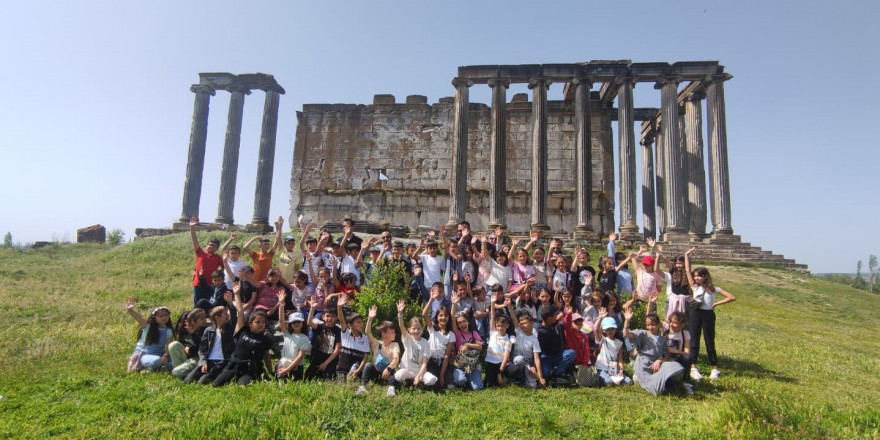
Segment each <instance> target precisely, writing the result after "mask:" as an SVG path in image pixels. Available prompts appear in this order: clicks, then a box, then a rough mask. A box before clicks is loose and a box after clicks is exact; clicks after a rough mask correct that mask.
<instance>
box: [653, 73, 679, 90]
mask: <svg viewBox="0 0 880 440" xmlns="http://www.w3.org/2000/svg"><path fill="white" fill-rule="evenodd" d="M680 82H681V77H680V76H675V75H671V76H661V77H659V78H657V82H656V83H655V84H654V88H655V89H660V88H663V86H665V85H669V84H675V85H676V86H677V85H678V83H680Z"/></svg>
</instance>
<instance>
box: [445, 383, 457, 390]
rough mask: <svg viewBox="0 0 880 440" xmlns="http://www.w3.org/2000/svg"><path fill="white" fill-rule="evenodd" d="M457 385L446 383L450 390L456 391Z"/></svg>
mask: <svg viewBox="0 0 880 440" xmlns="http://www.w3.org/2000/svg"><path fill="white" fill-rule="evenodd" d="M455 388H456V386H455V385H453V384H449V385H446V389H447V390H449V391H455Z"/></svg>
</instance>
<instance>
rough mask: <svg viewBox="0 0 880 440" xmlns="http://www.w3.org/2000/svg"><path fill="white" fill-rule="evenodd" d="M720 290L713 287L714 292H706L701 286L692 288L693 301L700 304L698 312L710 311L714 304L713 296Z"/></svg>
mask: <svg viewBox="0 0 880 440" xmlns="http://www.w3.org/2000/svg"><path fill="white" fill-rule="evenodd" d="M720 291H721V288H720V287H718V286H715V291H714V292H706V290H705V289H704V288H703V286H697V287H694V301H697V302H699V303H700V310H712V304H715V296H716V295H717V294H718V292H720Z"/></svg>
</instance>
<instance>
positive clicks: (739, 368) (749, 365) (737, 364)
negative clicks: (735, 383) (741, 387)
mask: <svg viewBox="0 0 880 440" xmlns="http://www.w3.org/2000/svg"><path fill="white" fill-rule="evenodd" d="M719 364H720V368H721V370H722V371H727V372H728V373H729V374H731V375H736V376H742V377H751V378H754V379H773V380H775V381H777V382H783V383H791V384H796V383H798V380H797V379H795V378H793V377H788V376H786V375H784V374H782V373H780V372H778V371H774V370H770V369H768V368H766V367H764V366H763V365H760V364H758V363H755V362H752V361H750V360H742V359H736V358H729V357H725V358H720V359H719Z"/></svg>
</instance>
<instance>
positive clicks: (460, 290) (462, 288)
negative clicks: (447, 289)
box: [455, 284, 468, 298]
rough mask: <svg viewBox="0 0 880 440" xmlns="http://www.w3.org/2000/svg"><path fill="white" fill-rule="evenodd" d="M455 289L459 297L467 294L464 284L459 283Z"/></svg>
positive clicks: (464, 296)
mask: <svg viewBox="0 0 880 440" xmlns="http://www.w3.org/2000/svg"><path fill="white" fill-rule="evenodd" d="M455 291H456V292H458V296H459V297H460V298H467V296H468V291H467V286H465V285H462V284H459V285H458V287H456V288H455Z"/></svg>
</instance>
